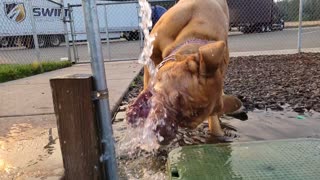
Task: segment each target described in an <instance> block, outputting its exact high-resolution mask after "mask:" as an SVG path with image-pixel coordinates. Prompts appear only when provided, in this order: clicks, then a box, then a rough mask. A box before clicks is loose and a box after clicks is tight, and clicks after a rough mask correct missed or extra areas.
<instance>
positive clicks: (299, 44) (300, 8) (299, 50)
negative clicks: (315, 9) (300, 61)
mask: <svg viewBox="0 0 320 180" xmlns="http://www.w3.org/2000/svg"><path fill="white" fill-rule="evenodd" d="M302 15H303V0H300V3H299V30H298V53H300V52H301V47H302V45H301V43H302V42H301V38H302V37H301V36H302V17H303V16H302Z"/></svg>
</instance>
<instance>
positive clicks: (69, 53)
mask: <svg viewBox="0 0 320 180" xmlns="http://www.w3.org/2000/svg"><path fill="white" fill-rule="evenodd" d="M61 4H62V5H63V6H62V7H61V11H62V20H63V26H64V39H65V43H66V47H67V49H68V50H67V53H68V60H69V61H71V49H70V43H69V33H68V25H67V22H68V20H67V18H68V15H67V13H69V12H66V9H65V7H64V0H61ZM68 11H69V9H68ZM69 22H70V18H69Z"/></svg>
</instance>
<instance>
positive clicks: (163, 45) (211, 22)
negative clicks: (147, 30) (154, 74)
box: [152, 0, 229, 64]
mask: <svg viewBox="0 0 320 180" xmlns="http://www.w3.org/2000/svg"><path fill="white" fill-rule="evenodd" d="M228 29H229V13H228V5H227V2H226V0H180V1H179V2H178V3H177V4H176V5H175V6H174V7H172V8H171V9H169V10H168V12H167V13H166V14H164V15H163V16H162V17H161V19H160V20H159V21H158V23H157V24H156V25H155V27H154V29H153V30H152V34H156V40H155V42H154V49H155V51H154V55H153V56H154V57H156V58H160V57H162V58H164V57H166V56H168V54H170V51H172V49H174V48H175V47H176V46H177V45H179V44H181V43H183V42H184V41H186V40H188V39H190V38H197V39H206V40H214V41H219V40H222V41H225V42H227V38H228ZM159 60H160V59H159ZM159 60H156V59H155V63H156V64H158V63H159V62H157V61H159ZM160 61H161V60H160Z"/></svg>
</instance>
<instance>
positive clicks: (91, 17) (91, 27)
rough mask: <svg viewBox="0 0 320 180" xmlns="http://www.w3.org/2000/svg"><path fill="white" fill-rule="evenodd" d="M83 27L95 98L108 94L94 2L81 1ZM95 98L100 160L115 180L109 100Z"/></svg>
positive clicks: (106, 98) (116, 177) (115, 169)
mask: <svg viewBox="0 0 320 180" xmlns="http://www.w3.org/2000/svg"><path fill="white" fill-rule="evenodd" d="M82 5H83V11H84V17H85V25H86V30H87V39H88V48H89V52H90V55H91V69H92V73H93V77H94V82H95V90H96V91H97V92H100V93H97V97H99V94H101V93H104V94H107V93H108V89H107V81H106V76H105V68H104V62H103V54H102V47H101V38H100V30H99V21H98V15H97V6H96V1H95V0H82ZM103 97H105V98H97V101H96V102H97V116H98V118H99V121H100V125H101V133H102V134H101V139H102V146H103V154H102V156H101V160H102V162H103V164H104V168H105V173H106V175H105V178H106V179H109V180H117V179H118V174H117V162H116V155H115V147H114V144H115V141H114V139H113V132H112V125H111V114H110V107H109V99H108V97H107V96H103Z"/></svg>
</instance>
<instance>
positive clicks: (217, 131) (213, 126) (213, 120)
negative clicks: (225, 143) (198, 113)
mask: <svg viewBox="0 0 320 180" xmlns="http://www.w3.org/2000/svg"><path fill="white" fill-rule="evenodd" d="M208 121H209V131H210V133H211V134H212V135H213V136H216V137H223V136H224V132H223V130H222V129H221V126H220V121H219V117H218V115H213V116H209V118H208Z"/></svg>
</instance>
